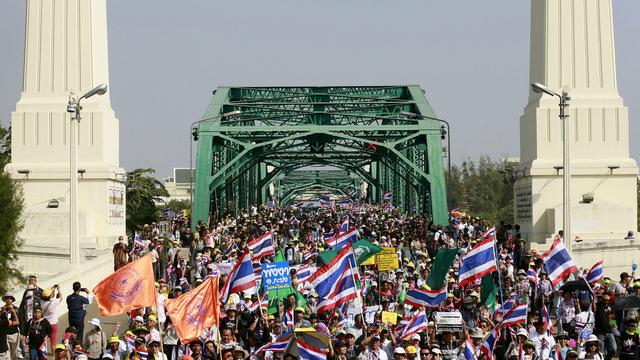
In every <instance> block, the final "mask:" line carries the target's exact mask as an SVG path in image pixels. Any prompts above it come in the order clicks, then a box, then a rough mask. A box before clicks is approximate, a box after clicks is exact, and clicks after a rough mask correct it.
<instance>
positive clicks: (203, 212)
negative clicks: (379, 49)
mask: <svg viewBox="0 0 640 360" xmlns="http://www.w3.org/2000/svg"><path fill="white" fill-rule="evenodd" d="M231 111H239V112H240V113H239V115H236V116H233V117H226V118H216V116H219V115H220V114H223V113H229V112H231ZM403 111H404V112H413V113H416V114H420V115H422V117H420V118H418V119H414V118H405V117H403V116H402V115H401V112H403ZM434 119H436V115H435V113H434V112H433V109H432V108H431V105H430V104H429V102H428V101H427V99H426V98H425V96H424V92H423V91H422V89H420V87H418V86H415V85H399V86H326V87H220V88H218V89H217V90H216V91H215V94H214V96H213V98H212V100H211V102H210V104H209V106H208V107H207V110H206V111H205V113H204V115H203V117H202V120H203V121H201V122H200V123H199V125H198V127H197V129H196V132H197V135H198V145H197V159H196V182H195V194H194V206H193V209H194V213H193V216H192V222H193V224H196V223H197V221H198V220H203V221H207V220H209V216H210V214H221V213H224V212H237V211H238V210H240V209H243V208H248V207H249V206H250V205H251V204H262V203H266V202H267V201H268V200H269V199H270V198H272V197H273V195H274V194H270V192H269V188H270V186H271V185H272V184H273V185H274V186H284V187H286V189H277V190H276V192H275V193H276V194H278V193H281V194H284V193H285V192H284V190H286V194H287V195H288V196H287V201H291V200H294V199H295V197H296V196H297V195H296V194H300V193H302V192H304V191H321V190H322V189H324V190H326V191H327V192H329V193H333V194H342V193H345V191H340V189H343V188H341V186H346V185H345V184H347V183H348V184H349V186H353V187H354V188H358V187H360V188H362V184H363V183H366V184H367V200H368V201H371V202H377V203H381V202H383V194H384V193H385V192H392V193H393V200H392V202H393V204H394V205H396V206H399V207H401V208H402V209H403V210H404V211H406V212H409V213H416V214H426V215H427V216H429V217H430V218H431V220H432V221H433V222H434V223H436V224H446V223H447V222H448V215H447V214H448V210H447V207H446V189H445V181H444V169H443V166H442V140H441V139H440V136H441V131H440V123H439V122H438V121H437V120H434ZM318 165H320V166H322V169H321V170H317V166H318ZM314 168H315V170H314ZM332 173H333V174H332ZM333 175H337V176H338V177H339V176H342V177H345V179H339V178H337V177H335V176H333ZM311 180H313V182H311ZM342 180H346V182H345V181H342ZM292 189H293V190H292Z"/></svg>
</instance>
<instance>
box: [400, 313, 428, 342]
mask: <svg viewBox="0 0 640 360" xmlns="http://www.w3.org/2000/svg"><path fill="white" fill-rule="evenodd" d="M428 324H429V320H428V318H427V314H426V313H425V311H424V310H420V311H418V312H417V313H415V315H413V317H412V318H411V320H410V321H409V323H408V324H407V325H406V326H405V327H404V329H402V332H401V333H400V335H399V338H400V339H402V340H406V339H408V338H409V337H411V335H413V334H417V333H419V332H420V331H422V330H426V329H427V328H428Z"/></svg>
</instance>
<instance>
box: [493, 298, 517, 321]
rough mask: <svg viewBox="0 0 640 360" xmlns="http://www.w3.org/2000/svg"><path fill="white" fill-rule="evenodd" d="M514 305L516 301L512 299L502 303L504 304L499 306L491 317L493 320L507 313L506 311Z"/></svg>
mask: <svg viewBox="0 0 640 360" xmlns="http://www.w3.org/2000/svg"><path fill="white" fill-rule="evenodd" d="M515 304H516V300H515V299H514V298H510V299H508V300H507V301H505V302H504V304H502V306H499V307H498V308H497V309H496V310H495V311H494V312H493V315H492V317H493V318H494V319H495V318H496V316H497V315H502V314H504V313H505V312H507V311H508V310H510V309H511V308H512V307H513V306H514V305H515Z"/></svg>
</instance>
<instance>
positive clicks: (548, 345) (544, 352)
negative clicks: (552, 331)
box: [530, 320, 556, 360]
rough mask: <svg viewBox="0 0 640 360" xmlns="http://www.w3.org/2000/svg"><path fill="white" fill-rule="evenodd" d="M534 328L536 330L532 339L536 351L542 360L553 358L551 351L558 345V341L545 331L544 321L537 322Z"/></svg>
mask: <svg viewBox="0 0 640 360" xmlns="http://www.w3.org/2000/svg"><path fill="white" fill-rule="evenodd" d="M534 326H535V330H533V331H532V332H531V334H530V339H531V341H533V346H534V347H535V350H534V351H535V352H536V355H538V358H539V359H540V360H547V359H549V358H551V349H553V347H554V346H555V345H556V341H555V340H554V338H553V336H551V335H549V333H548V331H547V329H545V326H544V321H543V320H538V321H536V322H535V323H534Z"/></svg>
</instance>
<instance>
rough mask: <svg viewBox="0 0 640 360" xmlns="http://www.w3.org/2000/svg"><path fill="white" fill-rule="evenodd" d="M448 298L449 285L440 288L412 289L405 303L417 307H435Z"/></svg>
mask: <svg viewBox="0 0 640 360" xmlns="http://www.w3.org/2000/svg"><path fill="white" fill-rule="evenodd" d="M445 300H447V286H443V287H442V289H439V290H422V289H411V290H409V291H407V294H406V295H405V298H404V303H405V304H407V305H411V306H415V307H422V306H425V307H428V308H434V307H437V306H438V305H440V304H442V303H443V302H444V301H445Z"/></svg>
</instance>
